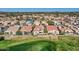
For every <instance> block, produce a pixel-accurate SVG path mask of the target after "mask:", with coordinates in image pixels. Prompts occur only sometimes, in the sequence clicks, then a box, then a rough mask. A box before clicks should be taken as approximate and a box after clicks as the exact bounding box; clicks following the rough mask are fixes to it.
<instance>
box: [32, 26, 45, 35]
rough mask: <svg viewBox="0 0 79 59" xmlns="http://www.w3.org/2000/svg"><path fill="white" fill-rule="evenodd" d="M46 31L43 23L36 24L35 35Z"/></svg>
mask: <svg viewBox="0 0 79 59" xmlns="http://www.w3.org/2000/svg"><path fill="white" fill-rule="evenodd" d="M42 33H44V27H43V25H36V26H35V28H34V30H33V35H39V34H42Z"/></svg>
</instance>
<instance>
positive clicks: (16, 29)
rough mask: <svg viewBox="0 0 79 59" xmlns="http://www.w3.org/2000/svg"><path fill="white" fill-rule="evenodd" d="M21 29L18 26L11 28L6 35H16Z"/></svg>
mask: <svg viewBox="0 0 79 59" xmlns="http://www.w3.org/2000/svg"><path fill="white" fill-rule="evenodd" d="M18 29H19V27H16V26H10V27H9V28H8V29H7V30H6V31H5V32H4V33H5V34H8V35H16V32H17V31H18Z"/></svg>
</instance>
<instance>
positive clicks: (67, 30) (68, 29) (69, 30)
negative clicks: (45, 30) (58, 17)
mask: <svg viewBox="0 0 79 59" xmlns="http://www.w3.org/2000/svg"><path fill="white" fill-rule="evenodd" d="M65 34H70V35H71V34H73V30H72V29H70V28H66V29H65Z"/></svg>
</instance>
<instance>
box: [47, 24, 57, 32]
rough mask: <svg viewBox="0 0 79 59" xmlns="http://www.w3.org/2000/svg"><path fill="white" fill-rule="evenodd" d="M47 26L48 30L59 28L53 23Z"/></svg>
mask: <svg viewBox="0 0 79 59" xmlns="http://www.w3.org/2000/svg"><path fill="white" fill-rule="evenodd" d="M46 27H47V31H51V30H58V29H57V27H56V26H53V25H48V26H46Z"/></svg>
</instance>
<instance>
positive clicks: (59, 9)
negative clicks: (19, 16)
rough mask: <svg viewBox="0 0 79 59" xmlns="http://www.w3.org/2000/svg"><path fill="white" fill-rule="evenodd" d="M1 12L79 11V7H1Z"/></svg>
mask: <svg viewBox="0 0 79 59" xmlns="http://www.w3.org/2000/svg"><path fill="white" fill-rule="evenodd" d="M0 11H1V12H79V8H0Z"/></svg>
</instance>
